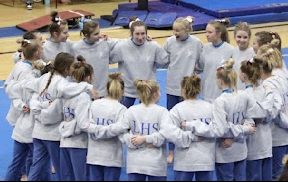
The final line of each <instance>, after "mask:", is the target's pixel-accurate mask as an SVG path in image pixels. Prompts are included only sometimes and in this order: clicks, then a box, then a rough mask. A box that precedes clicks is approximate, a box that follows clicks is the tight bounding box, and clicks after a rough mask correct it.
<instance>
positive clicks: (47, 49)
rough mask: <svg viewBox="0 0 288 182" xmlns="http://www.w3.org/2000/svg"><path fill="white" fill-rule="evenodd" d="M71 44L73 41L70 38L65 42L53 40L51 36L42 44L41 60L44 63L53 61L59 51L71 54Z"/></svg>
mask: <svg viewBox="0 0 288 182" xmlns="http://www.w3.org/2000/svg"><path fill="white" fill-rule="evenodd" d="M72 45H73V42H72V41H70V40H67V41H66V42H54V41H53V40H52V39H51V38H49V39H47V40H46V41H45V42H44V44H43V58H42V59H43V61H45V62H46V63H47V62H49V61H54V60H55V57H56V56H57V54H59V53H60V52H66V53H69V54H73V50H72Z"/></svg>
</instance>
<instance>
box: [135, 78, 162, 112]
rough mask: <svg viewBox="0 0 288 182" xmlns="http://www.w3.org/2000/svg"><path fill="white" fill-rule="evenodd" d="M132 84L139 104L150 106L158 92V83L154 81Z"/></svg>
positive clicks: (138, 81) (139, 81)
mask: <svg viewBox="0 0 288 182" xmlns="http://www.w3.org/2000/svg"><path fill="white" fill-rule="evenodd" d="M134 83H135V86H136V90H137V93H138V95H139V97H140V100H141V102H142V103H144V104H145V105H146V106H147V105H149V104H151V103H152V102H153V99H155V94H156V93H157V92H158V91H159V90H160V88H159V85H158V83H157V82H156V81H155V80H136V81H135V82H134Z"/></svg>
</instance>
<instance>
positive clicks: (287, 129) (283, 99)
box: [263, 70, 288, 147]
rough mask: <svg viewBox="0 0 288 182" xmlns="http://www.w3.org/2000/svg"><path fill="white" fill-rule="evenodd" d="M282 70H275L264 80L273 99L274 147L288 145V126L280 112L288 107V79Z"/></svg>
mask: <svg viewBox="0 0 288 182" xmlns="http://www.w3.org/2000/svg"><path fill="white" fill-rule="evenodd" d="M284 75H285V74H283V72H282V71H281V70H275V71H273V76H271V77H269V78H268V79H266V80H264V81H263V85H264V86H265V88H266V89H267V90H269V91H270V92H271V94H270V95H269V96H270V97H271V99H270V100H272V104H271V105H272V106H273V107H272V111H271V113H273V115H272V116H273V117H272V118H273V123H272V126H271V129H272V145H273V147H278V146H285V145H288V140H287V137H288V126H287V124H288V123H287V122H285V121H283V120H282V119H281V118H280V116H279V114H280V112H281V110H285V109H287V107H288V106H287V105H288V103H287V102H288V101H287V100H288V99H287V95H288V81H287V79H286V78H285V76H284Z"/></svg>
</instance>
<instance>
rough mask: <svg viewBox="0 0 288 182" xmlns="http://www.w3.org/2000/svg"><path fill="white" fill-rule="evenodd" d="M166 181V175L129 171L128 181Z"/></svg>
mask: <svg viewBox="0 0 288 182" xmlns="http://www.w3.org/2000/svg"><path fill="white" fill-rule="evenodd" d="M146 178H147V179H148V181H166V179H167V177H166V176H150V175H146V174H138V173H129V174H128V181H146Z"/></svg>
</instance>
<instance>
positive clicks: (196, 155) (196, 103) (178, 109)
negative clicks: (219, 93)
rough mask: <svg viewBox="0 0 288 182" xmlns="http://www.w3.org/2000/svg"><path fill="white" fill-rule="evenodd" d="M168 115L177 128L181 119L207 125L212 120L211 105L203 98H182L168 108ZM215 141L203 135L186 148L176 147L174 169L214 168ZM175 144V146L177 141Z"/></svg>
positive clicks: (203, 169)
mask: <svg viewBox="0 0 288 182" xmlns="http://www.w3.org/2000/svg"><path fill="white" fill-rule="evenodd" d="M170 117H171V120H172V121H173V123H174V124H175V125H176V127H178V128H180V126H181V122H183V121H187V122H193V120H197V119H198V120H200V121H201V122H203V123H205V124H206V125H208V124H209V123H210V122H211V120H212V105H211V104H210V103H208V102H206V101H203V100H184V101H183V102H180V103H178V104H177V105H175V106H174V107H173V108H172V109H171V110H170ZM196 127H197V126H196ZM199 129H200V130H201V128H199ZM215 142H216V141H215V139H214V138H205V137H203V138H202V139H201V140H200V141H198V142H197V141H195V142H192V143H191V144H190V146H189V147H188V148H185V149H183V148H179V147H176V149H175V154H174V170H176V171H187V172H192V171H213V170H214V168H215ZM175 144H176V146H177V143H175ZM187 161H189V162H187Z"/></svg>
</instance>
